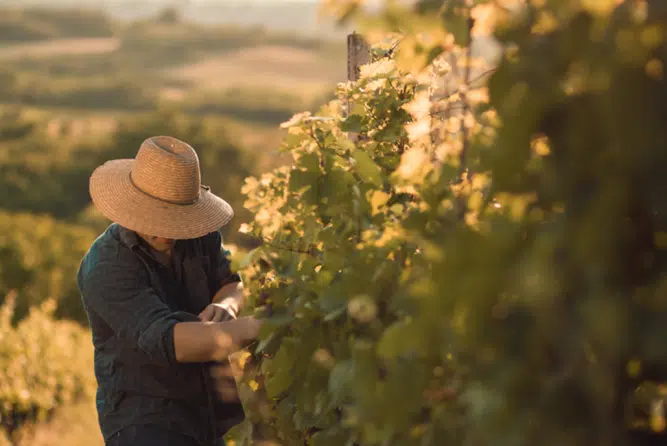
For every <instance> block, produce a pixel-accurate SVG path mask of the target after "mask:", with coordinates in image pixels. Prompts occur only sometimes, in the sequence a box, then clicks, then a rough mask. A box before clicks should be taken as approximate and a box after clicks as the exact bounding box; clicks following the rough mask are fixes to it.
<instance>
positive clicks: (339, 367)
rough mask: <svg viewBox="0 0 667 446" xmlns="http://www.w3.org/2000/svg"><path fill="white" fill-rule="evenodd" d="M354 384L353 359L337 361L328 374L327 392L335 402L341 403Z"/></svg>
mask: <svg viewBox="0 0 667 446" xmlns="http://www.w3.org/2000/svg"><path fill="white" fill-rule="evenodd" d="M353 384H354V361H353V360H351V359H348V360H345V361H340V362H338V363H337V364H336V365H335V366H334V368H333V370H331V374H330V375H329V392H330V393H331V396H332V399H333V400H334V402H335V403H339V404H340V403H342V402H343V401H344V400H345V399H346V398H347V397H348V396H349V394H350V389H351V388H352V385H353Z"/></svg>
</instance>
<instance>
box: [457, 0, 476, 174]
mask: <svg viewBox="0 0 667 446" xmlns="http://www.w3.org/2000/svg"><path fill="white" fill-rule="evenodd" d="M466 21H467V35H466V55H465V67H464V70H465V71H464V75H463V76H464V77H463V85H465V86H466V88H465V89H463V90H461V89H460V88H459V89H458V90H459V91H458V92H459V94H460V95H461V102H462V103H463V111H462V113H463V118H462V120H461V126H462V128H461V131H462V138H463V147H462V149H461V155H460V158H459V160H460V167H459V173H460V175H463V173H464V172H465V171H466V157H467V154H468V149H469V146H470V141H469V139H470V138H469V136H470V135H469V134H468V129H467V128H466V125H465V120H466V116H467V115H468V113H469V112H470V104H469V103H468V86H469V85H470V83H471V81H470V76H471V74H472V29H473V27H474V26H475V19H473V18H472V7H468V8H467V9H466ZM471 176H472V174H471V173H470V170H468V172H467V178H468V180H470V178H471Z"/></svg>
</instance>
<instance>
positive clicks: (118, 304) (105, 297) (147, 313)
mask: <svg viewBox="0 0 667 446" xmlns="http://www.w3.org/2000/svg"><path fill="white" fill-rule="evenodd" d="M79 286H80V289H81V294H82V297H83V299H84V301H85V304H86V306H87V307H88V308H89V309H90V310H92V311H94V312H95V313H96V314H98V315H99V317H101V318H102V319H103V320H104V321H105V322H106V323H107V324H108V325H109V327H111V329H112V330H113V331H114V332H115V333H116V335H117V336H118V337H119V338H121V339H126V340H129V341H130V342H132V343H134V344H135V345H137V346H138V347H139V348H140V349H141V350H143V351H144V352H145V353H146V354H147V355H148V356H149V357H150V358H151V360H153V361H156V362H160V363H164V364H176V363H177V360H176V353H175V348H174V325H176V324H177V323H178V322H185V321H194V320H198V319H197V318H196V316H194V315H191V314H189V313H184V312H173V311H172V310H170V309H169V307H167V305H166V304H164V303H163V302H162V301H161V300H160V298H159V297H158V296H157V294H156V293H155V291H154V290H153V289H152V288H151V287H150V285H149V281H148V276H147V274H146V272H145V270H143V268H136V267H135V266H134V265H131V264H129V265H125V264H119V263H116V262H101V263H97V264H96V265H94V266H92V267H88V268H85V272H84V273H83V274H82V276H81V277H80V281H79Z"/></svg>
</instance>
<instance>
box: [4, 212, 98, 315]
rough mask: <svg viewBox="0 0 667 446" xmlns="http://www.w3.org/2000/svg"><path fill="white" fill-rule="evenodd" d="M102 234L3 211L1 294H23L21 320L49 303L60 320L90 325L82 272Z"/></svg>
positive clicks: (18, 303) (42, 217)
mask: <svg viewBox="0 0 667 446" xmlns="http://www.w3.org/2000/svg"><path fill="white" fill-rule="evenodd" d="M95 237H96V233H95V232H93V231H91V230H90V229H89V228H86V227H81V226H75V225H72V224H67V223H63V222H59V221H57V220H54V219H53V218H51V217H47V216H38V215H33V214H13V213H7V212H4V211H0V295H1V296H4V295H5V294H7V293H9V292H10V291H11V290H18V291H19V292H20V295H21V299H20V300H19V301H18V302H17V305H16V310H17V317H22V316H23V315H25V314H27V313H28V311H29V309H30V307H32V306H33V305H38V304H41V303H42V302H44V301H45V300H47V299H55V300H56V301H57V302H58V315H59V316H61V317H62V316H66V317H67V318H71V319H75V320H78V321H79V322H82V323H85V322H86V315H85V313H84V310H83V307H82V305H81V298H80V296H79V292H78V290H77V288H76V282H75V280H74V278H75V277H76V270H77V268H78V267H79V262H80V261H81V259H82V258H83V255H84V254H85V252H86V251H87V249H88V247H89V245H90V244H91V243H92V242H93V240H94V239H95Z"/></svg>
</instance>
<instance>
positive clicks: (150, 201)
mask: <svg viewBox="0 0 667 446" xmlns="http://www.w3.org/2000/svg"><path fill="white" fill-rule="evenodd" d="M133 164H134V160H133V159H119V160H113V161H107V162H106V163H104V164H103V165H102V166H100V167H98V168H97V169H95V171H94V172H93V174H92V175H91V177H90V196H91V198H92V200H93V204H94V205H95V207H96V208H97V209H98V210H99V211H100V212H101V213H102V214H103V215H104V216H105V217H106V218H108V219H109V220H111V221H113V222H115V223H118V224H119V225H121V226H123V227H125V228H128V229H130V230H132V231H135V232H140V233H142V234H147V235H152V236H155V237H165V238H170V239H175V240H182V239H193V238H198V237H202V236H204V235H206V234H209V233H211V232H214V231H217V230H219V229H220V228H222V227H223V226H225V225H226V224H227V223H229V222H230V220H231V219H232V217H233V216H234V211H233V210H232V207H231V206H230V205H229V203H227V202H226V201H225V200H223V199H222V198H220V197H218V196H216V195H214V194H213V193H211V192H210V191H209V190H208V189H205V188H202V189H201V193H200V196H199V199H198V200H197V202H196V203H193V204H187V205H183V204H172V203H167V202H163V201H160V200H158V199H156V198H153V197H151V196H149V195H146V194H145V193H143V192H142V191H140V190H139V189H137V188H136V187H135V186H134V184H133V183H132V181H131V179H130V172H131V170H132V165H133Z"/></svg>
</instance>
